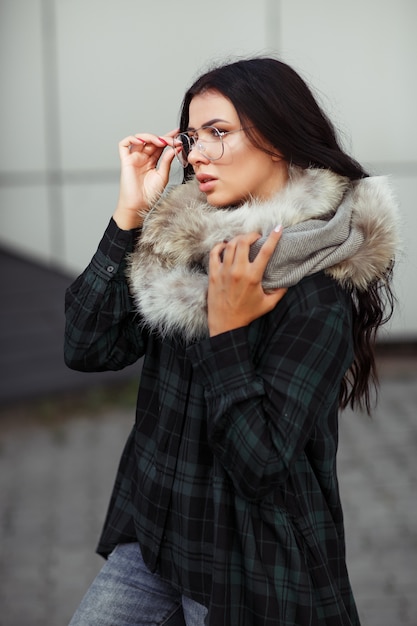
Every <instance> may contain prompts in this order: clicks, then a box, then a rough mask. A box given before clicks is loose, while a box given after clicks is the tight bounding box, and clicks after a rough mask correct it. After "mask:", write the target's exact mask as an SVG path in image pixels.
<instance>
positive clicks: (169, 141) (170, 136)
mask: <svg viewBox="0 0 417 626" xmlns="http://www.w3.org/2000/svg"><path fill="white" fill-rule="evenodd" d="M179 132H180V129H179V128H174V130H170V131H169V133H165V135H160V136H159V139H163V140H164V141H166V143H167V145H169V146H174V137H176V135H178V133H179Z"/></svg>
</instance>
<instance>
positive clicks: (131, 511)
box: [65, 58, 397, 626]
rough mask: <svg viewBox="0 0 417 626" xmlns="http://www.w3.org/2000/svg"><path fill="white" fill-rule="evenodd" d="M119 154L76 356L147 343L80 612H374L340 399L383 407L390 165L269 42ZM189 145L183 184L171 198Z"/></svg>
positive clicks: (200, 84) (181, 615) (348, 619)
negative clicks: (347, 520)
mask: <svg viewBox="0 0 417 626" xmlns="http://www.w3.org/2000/svg"><path fill="white" fill-rule="evenodd" d="M167 147H168V148H167ZM165 148H167V149H165ZM119 150H120V158H121V183H120V197H119V201H118V205H117V208H116V211H115V213H114V215H113V218H112V220H111V222H110V224H109V226H108V229H107V231H106V233H105V235H104V237H103V239H102V241H101V243H100V246H99V249H98V251H97V253H96V255H95V256H94V257H93V260H92V262H91V264H90V265H89V266H88V267H87V269H86V270H85V272H84V273H83V274H82V275H81V276H80V277H79V278H78V279H77V280H76V281H75V283H74V284H73V285H72V286H71V287H70V288H69V290H68V293H67V299H66V307H67V330H66V345H65V355H66V362H67V364H68V365H69V366H70V367H72V368H75V369H79V370H83V371H92V370H96V371H97V370H105V369H119V368H122V367H124V366H126V365H129V364H131V363H133V362H134V361H136V360H137V359H138V358H139V357H141V356H142V355H145V360H144V365H143V372H142V377H141V383H140V388H139V394H138V402H137V415H136V423H135V426H134V428H133V430H132V433H131V435H130V437H129V440H128V442H127V444H126V447H125V450H124V453H123V456H122V460H121V464H120V467H119V471H118V474H117V479H116V483H115V487H114V491H113V495H112V499H111V502H110V506H109V510H108V514H107V518H106V522H105V525H104V530H103V533H102V536H101V539H100V543H99V546H98V552H99V553H100V554H102V555H103V556H105V557H106V558H107V557H108V558H107V562H106V564H105V565H104V567H103V570H102V572H101V573H100V574H99V575H98V577H97V579H96V581H95V582H94V583H93V585H92V587H91V589H90V590H89V591H88V593H87V595H86V597H85V598H84V600H83V602H82V604H81V606H80V607H79V609H78V611H77V613H76V615H75V616H74V618H73V620H72V622H71V625H72V626H73V625H80V624H88V625H91V624H94V625H104V624H106V625H109V626H110V625H111V626H115V625H118V624H141V625H142V624H167V625H168V624H169V625H171V626H172V625H174V624H184V623H185V624H187V625H193V626H194V625H195V626H197V625H200V624H210V625H214V626H221V625H225V626H226V625H227V626H231V625H232V626H235V625H236V626H246V625H247V626H249V625H262V626H264V625H265V626H266V625H272V624H274V625H277V624H279V625H280V626H290V625H291V626H295V625H297V626H300V625H301V626H312V625H326V626H342V625H343V626H348V625H357V624H359V618H358V614H357V611H356V608H355V603H354V600H353V597H352V592H351V588H350V583H349V578H348V574H347V571H346V563H345V544H344V532H343V518H342V510H341V504H340V499H339V492H338V484H337V475H336V450H337V438H338V409H339V408H344V407H346V406H347V405H351V406H352V407H355V406H359V407H360V406H365V407H366V408H368V410H369V407H370V388H371V386H372V382H373V381H374V382H375V380H376V372H375V363H374V355H373V344H374V339H375V333H376V331H377V329H378V327H379V326H380V325H381V323H382V322H383V321H384V320H385V318H386V317H387V313H386V311H385V309H386V308H388V314H389V309H390V307H391V304H392V298H391V290H390V286H389V281H390V271H391V267H392V263H393V259H394V253H395V249H396V245H397V226H396V221H397V218H396V207H395V202H394V200H393V198H392V195H391V192H390V189H389V188H388V186H387V183H386V181H385V180H384V179H381V178H370V177H367V174H366V173H365V171H364V170H363V169H362V167H361V166H360V165H359V164H358V163H356V162H355V161H354V160H353V159H351V158H350V157H349V156H348V155H347V154H345V153H344V152H343V150H342V149H341V148H340V146H339V145H338V143H337V140H336V137H335V133H334V130H333V128H332V126H331V124H330V123H329V121H328V120H327V118H326V117H325V116H324V114H323V113H322V111H321V110H320V108H319V106H318V105H317V103H316V101H315V99H314V98H313V96H312V94H311V92H310V90H309V89H308V87H307V86H306V85H305V83H304V82H303V81H302V79H301V78H300V77H299V76H298V75H297V74H296V73H295V72H294V71H293V70H292V69H291V68H290V67H288V66H287V65H285V64H283V63H281V62H279V61H277V60H274V59H269V58H255V59H250V60H244V61H238V62H236V63H231V64H228V65H224V66H222V67H219V68H215V69H213V70H212V71H209V72H208V73H207V74H205V75H203V76H202V77H201V78H200V79H198V80H197V81H196V82H195V84H194V85H193V86H192V87H191V88H190V89H189V90H188V91H187V93H186V95H185V98H184V102H183V107H182V114H181V121H180V128H179V130H178V129H176V130H175V131H172V132H170V133H168V134H167V135H165V136H163V137H159V136H156V135H153V134H147V133H139V134H136V135H132V136H130V137H127V138H125V139H124V140H123V141H122V142H121V143H120V144H119ZM175 158H178V160H180V162H181V163H182V165H183V166H184V168H185V170H184V172H185V184H184V185H179V186H178V187H177V188H175V189H173V190H172V191H170V192H167V193H166V194H163V192H164V190H165V187H166V185H167V182H168V175H169V171H170V167H171V164H172V161H173V159H175ZM386 305H388V306H386Z"/></svg>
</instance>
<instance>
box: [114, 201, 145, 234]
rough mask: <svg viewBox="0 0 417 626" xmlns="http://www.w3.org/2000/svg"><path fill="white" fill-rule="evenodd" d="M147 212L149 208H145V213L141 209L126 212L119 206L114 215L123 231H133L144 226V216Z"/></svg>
mask: <svg viewBox="0 0 417 626" xmlns="http://www.w3.org/2000/svg"><path fill="white" fill-rule="evenodd" d="M147 210H148V207H146V208H144V209H143V211H140V210H139V209H137V210H136V211H135V210H132V209H131V210H126V209H123V208H121V207H120V206H119V205H118V206H117V207H116V210H115V212H114V213H113V219H114V221H115V222H116V224H117V226H118V227H119V228H120V229H121V230H133V229H134V228H140V227H141V226H142V224H143V215H144V213H145V212H146V211H147Z"/></svg>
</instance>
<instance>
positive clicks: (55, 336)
mask: <svg viewBox="0 0 417 626" xmlns="http://www.w3.org/2000/svg"><path fill="white" fill-rule="evenodd" d="M73 278H74V277H73V276H70V275H66V274H65V273H63V272H60V271H57V270H55V269H51V268H50V267H48V266H46V265H42V264H41V263H37V262H34V261H33V260H30V259H26V258H24V257H23V256H19V255H18V254H16V253H15V252H10V251H8V250H5V249H3V248H0V404H4V403H11V402H19V401H27V400H31V399H32V398H40V397H42V396H47V395H51V394H57V393H58V394H59V393H64V392H65V393H71V392H74V393H76V392H78V391H80V390H87V389H89V388H94V387H102V386H108V385H109V384H117V383H123V382H127V381H129V380H132V379H134V378H138V377H139V375H140V368H141V363H138V364H136V365H134V366H131V367H129V368H126V369H125V370H123V371H121V372H104V373H88V374H86V373H82V372H74V371H72V370H70V369H68V368H67V367H66V365H65V363H64V360H63V337H64V324H65V320H64V297H65V290H66V288H67V287H68V285H70V283H71V282H72V280H73Z"/></svg>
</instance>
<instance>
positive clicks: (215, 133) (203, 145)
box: [174, 126, 246, 168]
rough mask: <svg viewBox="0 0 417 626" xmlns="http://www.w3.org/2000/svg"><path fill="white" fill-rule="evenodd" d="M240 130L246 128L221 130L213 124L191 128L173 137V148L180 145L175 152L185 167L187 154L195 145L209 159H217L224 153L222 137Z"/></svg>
mask: <svg viewBox="0 0 417 626" xmlns="http://www.w3.org/2000/svg"><path fill="white" fill-rule="evenodd" d="M241 130H246V129H245V128H238V129H237V130H227V131H221V130H219V129H218V128H216V127H215V126H202V127H201V128H198V129H197V130H193V131H192V134H188V133H179V134H178V135H176V136H175V137H174V149H175V148H178V147H180V146H181V150H180V151H179V152H176V156H177V159H178V161H179V162H180V163H181V165H182V167H184V168H186V167H187V166H188V165H189V162H188V155H189V154H190V152H191V150H192V149H193V148H194V147H196V148H197V150H198V151H199V152H200V153H201V154H202V155H204V156H205V157H206V159H208V160H209V161H218V160H219V159H221V158H222V156H223V154H224V143H223V137H225V136H226V135H231V134H232V133H239V132H240V131H241Z"/></svg>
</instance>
